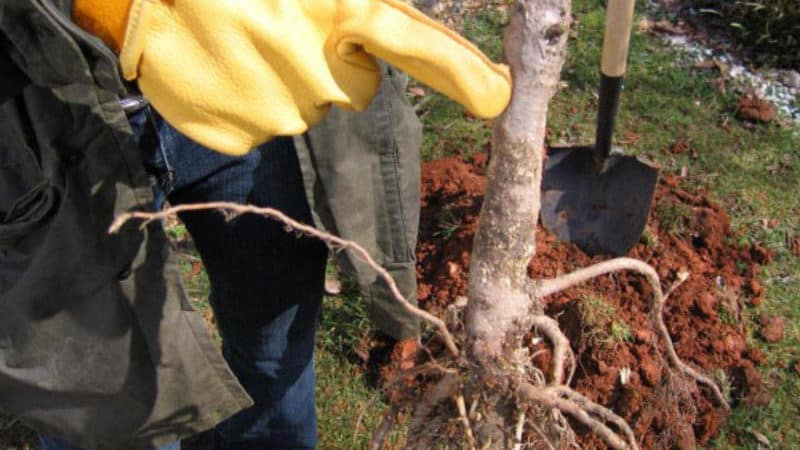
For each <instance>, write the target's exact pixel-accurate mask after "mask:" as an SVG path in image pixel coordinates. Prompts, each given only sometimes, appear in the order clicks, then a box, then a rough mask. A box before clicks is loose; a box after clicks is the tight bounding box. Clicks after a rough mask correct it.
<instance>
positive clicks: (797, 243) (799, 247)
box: [787, 234, 800, 256]
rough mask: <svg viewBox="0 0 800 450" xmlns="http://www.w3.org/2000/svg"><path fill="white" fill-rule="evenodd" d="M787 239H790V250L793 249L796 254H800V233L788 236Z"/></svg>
mask: <svg viewBox="0 0 800 450" xmlns="http://www.w3.org/2000/svg"><path fill="white" fill-rule="evenodd" d="M787 240H788V241H789V251H791V252H792V254H793V255H794V256H800V234H797V235H795V236H794V237H792V238H788V239H787Z"/></svg>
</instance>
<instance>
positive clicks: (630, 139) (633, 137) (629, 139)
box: [617, 131, 642, 145]
mask: <svg viewBox="0 0 800 450" xmlns="http://www.w3.org/2000/svg"><path fill="white" fill-rule="evenodd" d="M641 138H642V137H641V136H639V135H638V134H636V133H634V132H633V131H627V132H626V133H625V136H624V137H623V138H622V139H619V140H617V144H619V145H630V144H635V143H637V142H639V140H640V139H641Z"/></svg>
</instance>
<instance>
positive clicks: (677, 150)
mask: <svg viewBox="0 0 800 450" xmlns="http://www.w3.org/2000/svg"><path fill="white" fill-rule="evenodd" d="M686 150H689V141H688V140H687V139H678V140H677V141H675V142H673V143H672V144H671V145H670V146H669V148H667V151H668V152H670V153H672V154H673V155H680V154H681V153H684V152H686Z"/></svg>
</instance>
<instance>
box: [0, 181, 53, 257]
mask: <svg viewBox="0 0 800 450" xmlns="http://www.w3.org/2000/svg"><path fill="white" fill-rule="evenodd" d="M56 200H57V191H56V190H55V189H53V187H52V186H51V185H50V183H48V182H47V180H43V181H42V182H40V183H39V184H38V185H36V186H33V187H32V188H31V189H30V190H29V191H28V192H26V193H25V194H23V195H22V196H21V197H19V198H18V199H17V200H16V201H15V202H14V203H13V205H12V206H11V208H10V209H9V210H8V211H6V212H5V214H3V217H1V218H0V248H3V249H5V248H10V247H12V246H13V245H14V243H15V242H16V241H17V240H19V239H21V238H23V237H24V236H26V235H28V234H29V233H30V232H32V231H33V230H35V229H36V228H38V227H39V226H41V225H42V224H43V223H45V222H46V221H47V219H48V218H49V217H50V215H51V213H52V212H53V211H54V210H55V206H56V204H57V201H56Z"/></svg>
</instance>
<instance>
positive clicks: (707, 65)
mask: <svg viewBox="0 0 800 450" xmlns="http://www.w3.org/2000/svg"><path fill="white" fill-rule="evenodd" d="M692 67H694V68H695V69H716V68H718V67H719V66H717V62H716V61H714V60H713V59H706V60H703V61H698V62H696V63H694V64H692Z"/></svg>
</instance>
